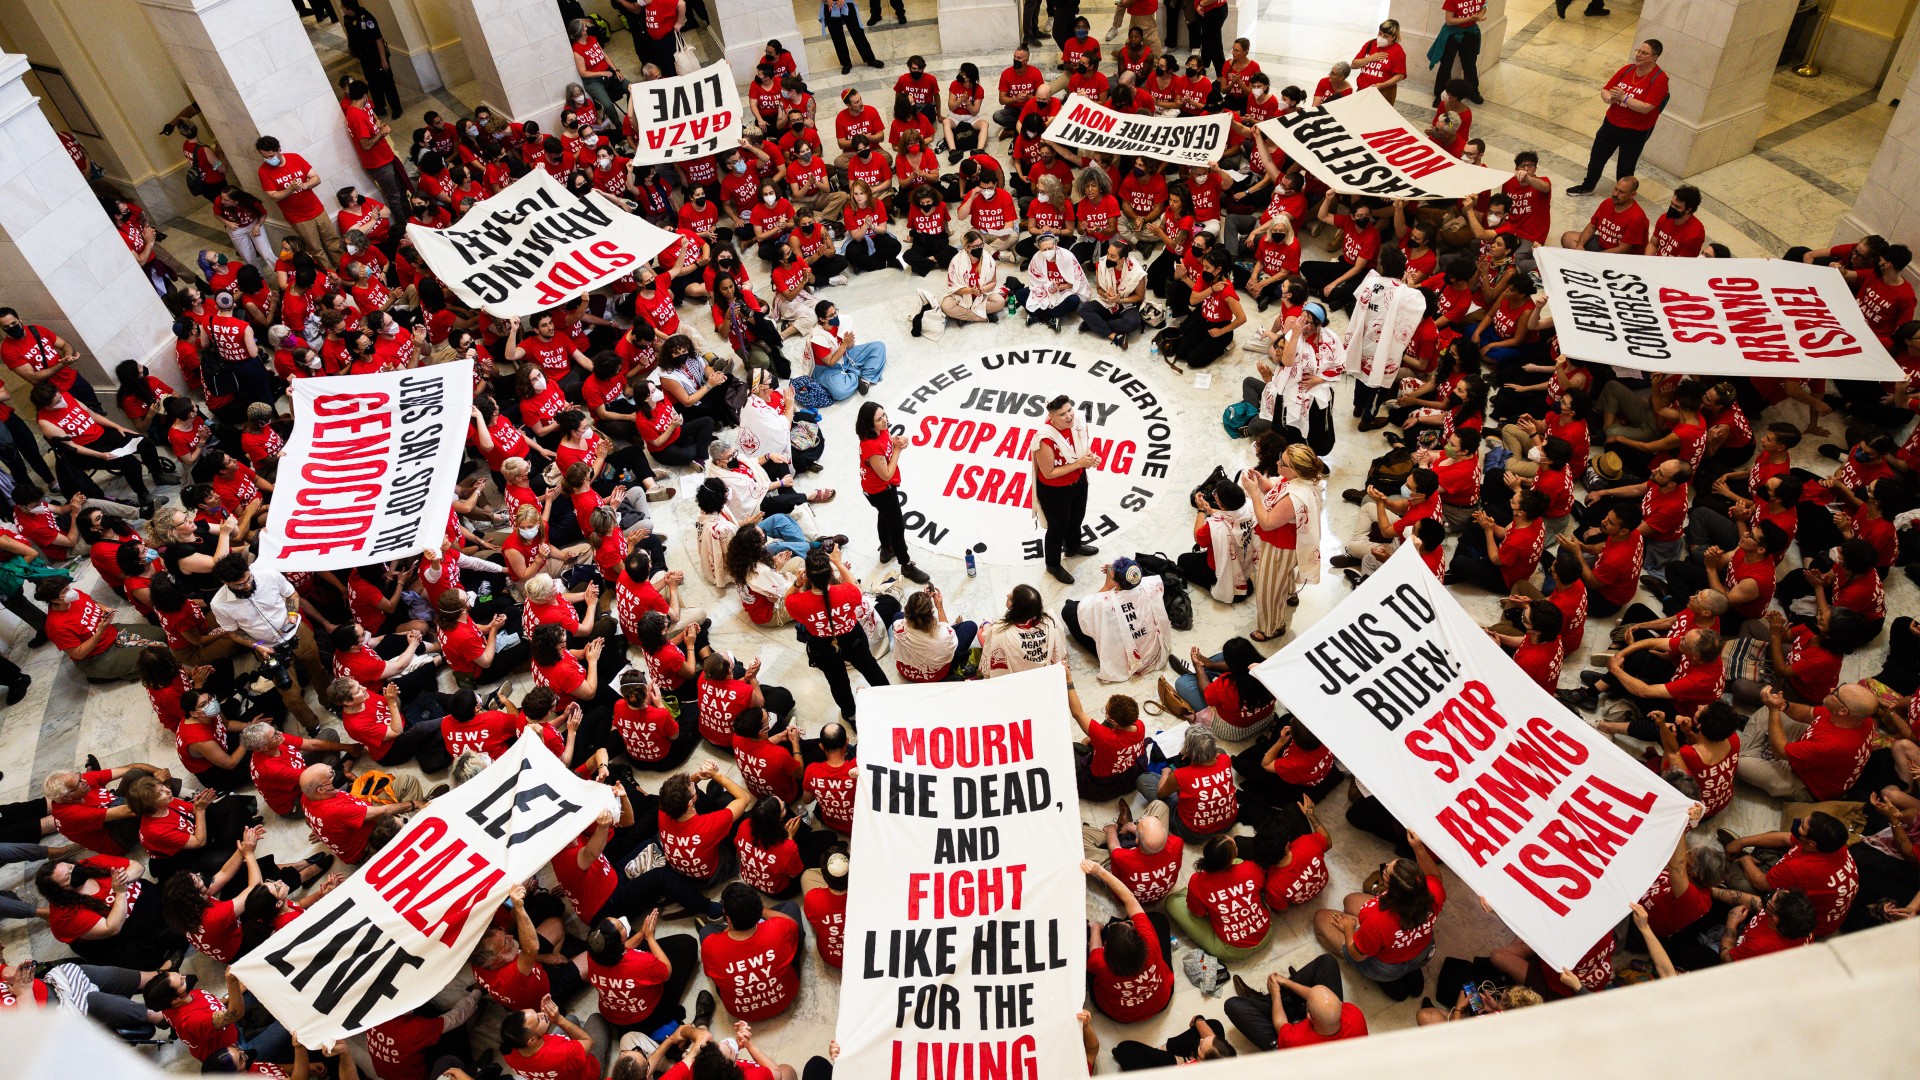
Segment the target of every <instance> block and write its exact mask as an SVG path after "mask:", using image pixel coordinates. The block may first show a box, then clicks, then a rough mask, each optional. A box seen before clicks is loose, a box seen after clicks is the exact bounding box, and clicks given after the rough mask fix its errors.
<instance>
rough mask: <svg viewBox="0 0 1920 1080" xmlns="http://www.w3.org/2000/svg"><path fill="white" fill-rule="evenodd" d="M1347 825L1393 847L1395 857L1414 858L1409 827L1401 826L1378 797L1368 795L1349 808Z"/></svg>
mask: <svg viewBox="0 0 1920 1080" xmlns="http://www.w3.org/2000/svg"><path fill="white" fill-rule="evenodd" d="M1347 824H1349V825H1351V826H1353V827H1354V828H1356V829H1359V830H1360V831H1361V832H1364V833H1371V834H1372V835H1374V836H1377V837H1379V838H1380V839H1382V840H1385V841H1386V842H1387V843H1389V844H1391V845H1393V853H1394V854H1395V855H1398V856H1400V857H1401V858H1403V859H1411V858H1413V846H1412V845H1411V844H1408V843H1407V827H1406V826H1405V825H1402V824H1400V822H1399V820H1398V819H1396V818H1395V817H1394V816H1393V813H1392V811H1390V810H1388V809H1387V808H1386V806H1385V805H1384V804H1382V803H1381V802H1380V800H1379V799H1378V798H1377V797H1375V796H1372V795H1368V796H1367V797H1365V798H1363V799H1360V800H1358V801H1357V802H1355V803H1354V804H1353V805H1352V806H1349V807H1347Z"/></svg>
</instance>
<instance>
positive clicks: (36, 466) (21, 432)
mask: <svg viewBox="0 0 1920 1080" xmlns="http://www.w3.org/2000/svg"><path fill="white" fill-rule="evenodd" d="M6 425H7V435H8V438H9V441H8V443H7V445H6V446H4V447H0V462H3V463H5V465H6V467H7V471H8V472H10V473H12V474H13V475H14V477H15V478H16V479H19V480H25V479H26V478H27V470H28V469H32V470H33V471H34V472H36V473H39V474H40V481H41V483H42V484H43V485H45V486H46V487H48V488H55V487H58V486H59V484H58V483H56V482H55V481H54V479H53V470H52V469H51V468H49V467H48V466H47V455H46V452H45V451H44V450H42V449H41V448H40V440H39V439H38V438H36V437H35V436H34V434H33V429H32V428H31V427H28V426H27V421H26V418H25V417H23V416H21V415H20V414H19V413H17V412H16V413H14V414H13V415H12V416H9V417H7V420H6Z"/></svg>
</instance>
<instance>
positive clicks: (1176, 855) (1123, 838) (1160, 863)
mask: <svg viewBox="0 0 1920 1080" xmlns="http://www.w3.org/2000/svg"><path fill="white" fill-rule="evenodd" d="M1170 813H1171V810H1170V809H1169V807H1168V806H1167V804H1166V803H1164V802H1161V801H1160V800H1158V799H1155V800H1154V801H1153V802H1151V803H1148V804H1147V809H1146V812H1145V813H1144V814H1143V815H1142V816H1141V818H1140V820H1138V821H1135V820H1133V816H1132V815H1131V814H1130V813H1128V811H1127V806H1126V804H1125V803H1121V804H1120V814H1119V816H1118V817H1116V818H1115V819H1114V820H1113V821H1112V823H1110V824H1108V825H1107V827H1106V828H1105V829H1096V828H1094V827H1093V826H1091V825H1082V826H1080V838H1081V840H1082V841H1083V842H1084V845H1085V848H1086V857H1087V858H1089V859H1092V860H1093V861H1094V862H1096V863H1100V864H1101V865H1103V866H1106V867H1107V868H1108V869H1110V870H1112V871H1113V876H1114V877H1117V878H1119V879H1120V881H1121V882H1122V883H1123V884H1124V885H1126V887H1127V888H1128V889H1129V890H1131V891H1132V893H1133V895H1134V897H1135V898H1136V899H1138V900H1139V901H1140V903H1142V904H1154V903H1158V902H1160V901H1161V900H1164V899H1166V897H1167V894H1168V893H1170V892H1172V891H1173V887H1174V885H1175V884H1176V883H1177V882H1178V881H1179V878H1180V856H1181V853H1182V852H1184V851H1185V850H1186V843H1185V841H1183V840H1181V839H1180V838H1179V837H1177V836H1174V835H1172V834H1171V833H1170V832H1169V831H1168V829H1167V818H1168V815H1169V814H1170Z"/></svg>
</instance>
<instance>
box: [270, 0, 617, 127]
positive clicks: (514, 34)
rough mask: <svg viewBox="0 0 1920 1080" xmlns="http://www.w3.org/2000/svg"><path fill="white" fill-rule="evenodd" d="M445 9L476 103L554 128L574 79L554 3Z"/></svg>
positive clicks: (456, 1) (522, 1) (500, 1)
mask: <svg viewBox="0 0 1920 1080" xmlns="http://www.w3.org/2000/svg"><path fill="white" fill-rule="evenodd" d="M282 2H285V0H282ZM447 9H448V10H449V11H450V12H452V14H453V21H454V23H455V24H456V25H457V26H458V27H459V30H460V40H461V41H463V42H465V43H466V46H467V59H468V60H469V61H470V62H471V63H472V65H473V78H474V81H475V82H478V83H479V84H480V101H483V102H485V103H487V104H488V105H491V106H492V107H493V110H494V112H495V114H496V115H500V116H504V117H506V118H508V119H511V120H515V121H520V120H537V121H539V122H540V125H541V127H542V129H543V130H545V129H548V128H549V127H551V125H553V124H557V123H558V122H559V117H560V103H561V101H563V100H564V99H565V97H566V93H567V84H568V83H571V82H575V81H576V80H577V76H575V75H574V72H573V49H572V48H571V47H570V46H569V45H568V44H567V28H566V25H565V24H564V23H562V22H561V21H560V11H559V9H558V8H556V7H554V5H553V0H447ZM628 74H630V75H631V74H637V73H633V72H629V73H628ZM475 104H479V102H475Z"/></svg>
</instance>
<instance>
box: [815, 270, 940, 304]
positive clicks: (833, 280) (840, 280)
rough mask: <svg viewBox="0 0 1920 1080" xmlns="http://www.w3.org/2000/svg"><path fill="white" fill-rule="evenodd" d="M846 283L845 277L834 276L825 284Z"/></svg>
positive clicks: (842, 275) (841, 275) (840, 275)
mask: <svg viewBox="0 0 1920 1080" xmlns="http://www.w3.org/2000/svg"><path fill="white" fill-rule="evenodd" d="M846 283H847V275H845V274H835V275H833V276H832V277H830V278H828V279H827V284H829V285H845V284H846ZM928 306H932V305H928Z"/></svg>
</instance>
